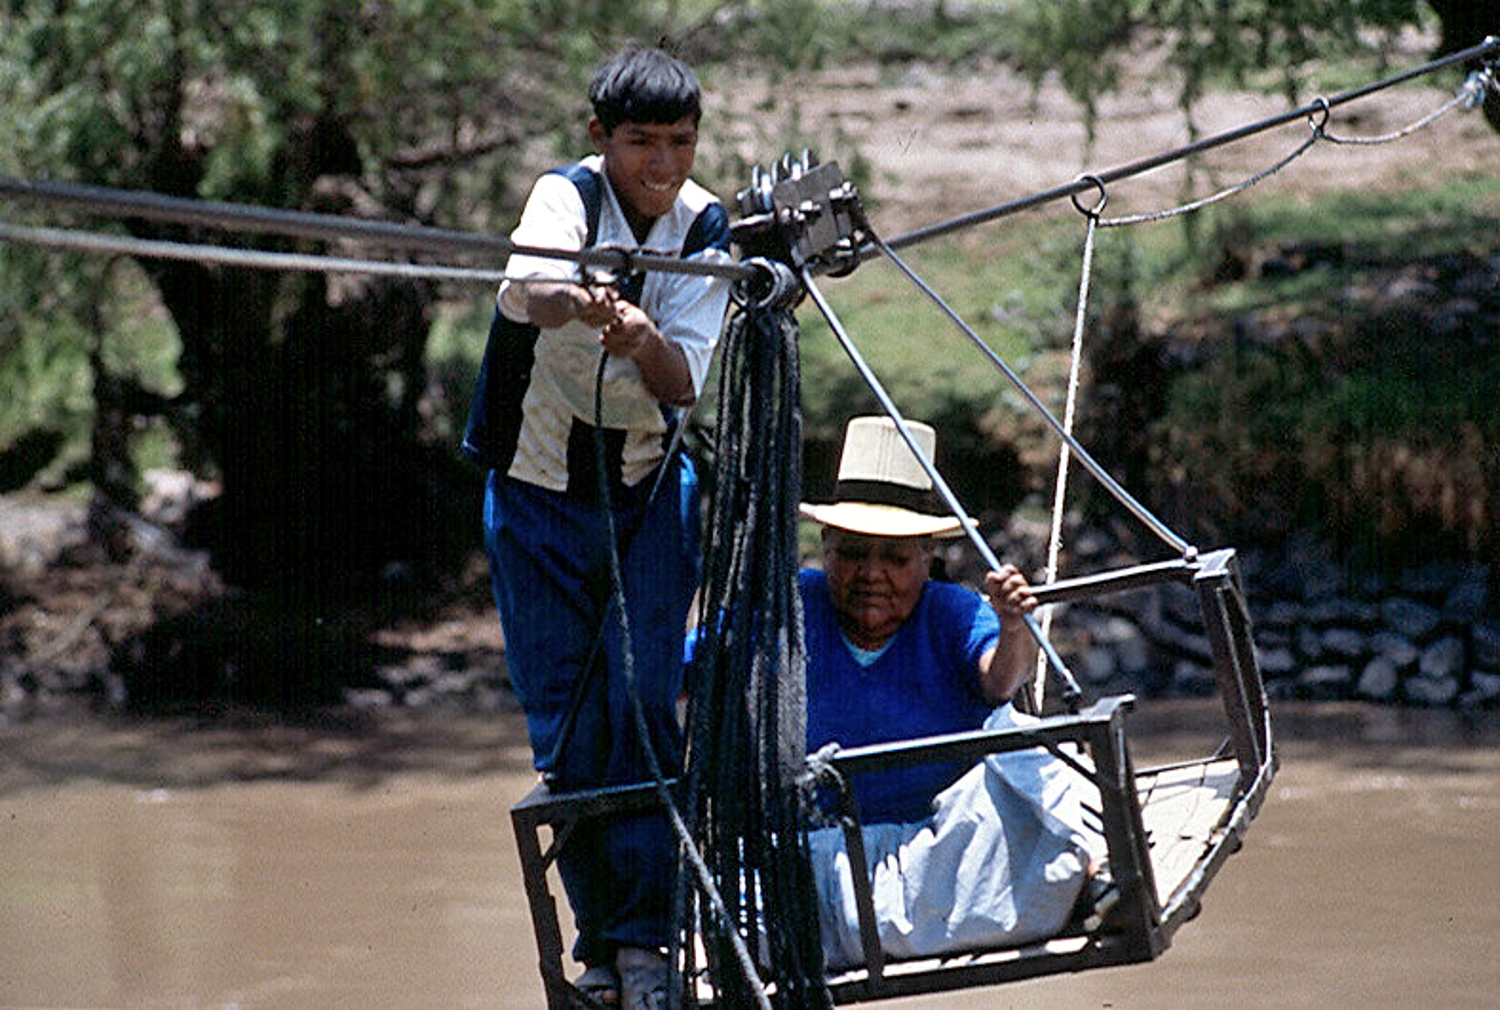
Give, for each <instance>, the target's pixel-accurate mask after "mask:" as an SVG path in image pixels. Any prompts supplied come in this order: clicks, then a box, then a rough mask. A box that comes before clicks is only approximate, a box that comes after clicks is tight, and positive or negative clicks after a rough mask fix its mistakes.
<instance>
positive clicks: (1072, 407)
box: [1032, 176, 1109, 712]
mask: <svg viewBox="0 0 1500 1010" xmlns="http://www.w3.org/2000/svg"><path fill="white" fill-rule="evenodd" d="M1087 178H1089V179H1091V180H1092V181H1093V182H1094V183H1095V184H1096V185H1097V186H1098V189H1099V199H1098V201H1096V202H1095V204H1094V205H1093V206H1092V207H1084V206H1083V205H1082V204H1081V203H1079V202H1078V194H1076V193H1075V194H1074V195H1073V198H1072V199H1073V206H1074V207H1075V208H1077V209H1078V212H1079V213H1080V214H1082V215H1083V216H1084V218H1085V219H1086V220H1087V221H1088V227H1087V229H1086V230H1085V232H1084V237H1083V265H1082V267H1080V269H1079V275H1078V309H1077V311H1076V312H1075V313H1074V316H1073V344H1072V347H1071V349H1070V351H1069V355H1068V393H1067V397H1066V399H1065V401H1064V404H1063V422H1062V423H1063V430H1064V431H1066V432H1067V433H1068V434H1069V435H1072V434H1073V422H1074V418H1075V417H1076V415H1077V407H1078V380H1079V376H1080V373H1081V372H1082V371H1083V330H1084V325H1085V320H1086V319H1087V317H1088V307H1089V281H1090V279H1091V278H1092V277H1093V273H1094V235H1095V234H1096V232H1097V231H1098V228H1099V215H1100V214H1102V213H1103V211H1104V205H1105V204H1107V203H1109V191H1108V190H1107V189H1105V188H1104V183H1102V182H1099V180H1098V179H1095V178H1093V177H1092V176H1089V177H1087ZM1071 455H1072V454H1071V453H1070V452H1069V451H1068V443H1067V442H1063V444H1062V445H1061V446H1060V447H1059V449H1058V452H1057V481H1056V484H1055V485H1054V487H1053V489H1052V528H1051V530H1050V531H1049V532H1048V535H1047V567H1046V570H1045V572H1044V573H1043V576H1042V581H1043V583H1044V584H1045V585H1051V584H1052V583H1054V582H1056V581H1057V576H1058V556H1059V555H1060V554H1061V553H1062V527H1063V511H1064V508H1065V503H1066V500H1067V493H1068V460H1069V458H1070V457H1071ZM1055 610H1056V608H1055V607H1051V606H1047V607H1043V608H1042V616H1041V622H1040V623H1041V627H1042V634H1043V635H1044V636H1046V637H1047V638H1049V639H1050V638H1051V637H1052V615H1053V612H1054V611H1055ZM1045 658H1046V657H1044V656H1038V657H1037V669H1036V674H1037V675H1036V678H1035V680H1034V681H1033V686H1032V691H1033V695H1034V697H1033V699H1032V700H1033V702H1034V704H1035V706H1036V707H1035V709H1034V711H1037V712H1040V711H1042V706H1043V704H1044V703H1045V701H1046V690H1047V678H1046V676H1045V674H1046V666H1045V665H1043V664H1044V661H1045Z"/></svg>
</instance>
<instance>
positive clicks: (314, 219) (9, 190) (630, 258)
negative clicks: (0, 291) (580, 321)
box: [0, 175, 747, 280]
mask: <svg viewBox="0 0 1500 1010" xmlns="http://www.w3.org/2000/svg"><path fill="white" fill-rule="evenodd" d="M4 197H9V198H11V199H13V200H25V201H31V202H39V203H44V204H49V205H53V206H62V207H67V208H72V209H74V210H78V211H84V212H90V213H94V214H101V215H105V216H109V217H116V218H133V219H139V220H147V221H159V222H165V223H170V224H182V225H197V226H204V227H211V228H218V229H221V230H224V231H237V232H255V233H259V234H268V235H281V236H286V237H289V238H303V239H322V240H325V241H347V240H357V241H362V242H367V243H370V244H376V245H380V246H384V247H386V248H394V249H407V250H422V251H426V252H443V253H450V254H452V253H471V254H482V255H488V256H496V255H510V254H520V255H525V256H535V257H538V258H543V259H562V260H569V261H571V262H574V263H580V264H587V265H590V266H602V267H608V268H613V269H616V270H622V271H623V270H624V268H626V267H630V268H633V269H637V270H651V271H655V272H660V273H680V274H697V275H700V276H709V277H723V278H727V279H729V280H738V279H740V278H742V277H745V276H746V275H747V271H746V269H745V268H744V267H741V266H740V265H739V264H738V263H732V262H724V261H719V260H710V259H681V258H679V257H677V256H675V255H667V254H665V253H657V252H650V251H646V250H637V251H632V252H629V253H625V252H623V251H622V250H620V249H619V248H600V249H582V250H567V249H548V248H541V247H538V246H528V245H521V244H518V243H515V242H512V241H510V239H508V238H503V237H500V236H495V235H481V234H477V233H474V232H463V231H455V230H452V229H446V228H433V227H430V226H426V225H407V224H400V223H398V222H394V221H375V220H370V219H367V218H355V217H344V216H341V215H337V214H317V213H311V212H308V211H291V210H280V209H277V208H270V207H256V206H252V205H249V204H239V203H227V202H224V201H220V200H199V199H194V198H190V197H180V196H167V195H166V194H163V193H151V192H145V191H141V190H129V189H118V188H115V187H110V186H93V185H87V184H84V183H72V182H57V181H52V180H36V179H17V178H14V177H11V176H5V175H0V198H4ZM294 269H296V268H294ZM301 269H305V267H303V268H301Z"/></svg>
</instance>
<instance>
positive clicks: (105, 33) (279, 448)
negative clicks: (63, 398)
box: [0, 0, 671, 592]
mask: <svg viewBox="0 0 1500 1010" xmlns="http://www.w3.org/2000/svg"><path fill="white" fill-rule="evenodd" d="M670 6H671V5H661V4H642V5H635V7H636V9H635V11H634V12H633V14H632V15H631V16H628V17H621V16H620V13H619V11H617V10H616V9H615V6H614V5H609V4H601V3H589V2H583V0H575V2H572V3H569V4H538V3H529V2H523V0H496V2H490V3H481V4H475V3H471V2H458V0H393V2H382V3H378V4H377V3H338V4H324V3H318V2H310V0H309V2H290V3H282V4H260V3H251V2H247V0H212V2H209V0H55V2H36V3H24V4H12V5H9V7H8V8H7V9H6V10H5V12H4V13H3V14H0V91H3V92H4V93H5V94H6V95H8V96H14V97H15V99H16V100H15V101H11V100H9V99H8V100H7V101H6V102H5V103H4V104H5V107H6V109H5V112H4V113H3V115H4V116H5V125H6V126H7V128H8V129H7V131H6V133H7V136H10V137H13V138H15V140H16V142H15V143H14V144H13V145H12V146H11V148H10V150H9V151H8V152H7V154H6V156H5V158H6V163H5V165H4V168H5V169H6V170H7V171H10V172H13V173H15V174H19V175H25V176H34V177H44V178H45V177H50V178H72V179H77V180H80V181H85V182H90V183H101V184H106V185H111V186H119V187H124V188H127V189H137V190H145V191H153V192H159V193H167V194H173V195H182V196H189V197H200V198H212V199H221V200H229V201H235V202H242V203H248V204H257V205H264V206H270V207H277V208H292V209H301V210H317V211H327V212H333V213H344V214H358V215H365V216H371V217H378V218H384V219H394V220H407V221H414V222H424V223H436V224H445V225H452V226H462V227H469V228H480V229H498V228H500V227H503V225H504V222H505V221H506V220H507V218H508V216H509V214H510V211H511V209H512V208H513V207H514V205H515V203H516V201H517V199H518V193H517V187H523V186H524V185H525V184H526V182H527V181H528V180H525V179H522V178H520V177H519V174H518V173H517V172H516V170H515V167H516V164H517V162H518V160H519V158H520V157H521V156H522V154H523V153H524V152H525V151H526V150H527V149H528V146H529V145H532V144H534V143H537V142H538V141H545V140H547V139H549V138H550V137H552V136H553V135H554V134H555V133H557V132H558V131H560V130H562V129H564V128H566V127H567V126H571V127H573V129H574V130H575V132H576V131H577V130H578V128H579V126H580V124H579V122H578V120H579V116H580V113H581V111H582V109H583V103H582V91H583V87H582V82H583V81H585V80H586V78H587V74H588V72H589V70H590V69H591V67H592V65H593V64H594V63H595V62H597V60H598V59H599V58H600V56H601V54H602V52H603V51H605V50H607V49H609V48H613V47H614V46H616V45H619V44H622V43H623V42H624V41H625V40H626V38H627V37H629V33H632V32H635V33H639V36H640V37H654V36H655V35H658V34H662V33H663V31H664V30H665V27H666V26H665V24H664V22H663V21H662V19H663V18H664V17H665V16H666V15H667V14H668V13H669V10H668V7H670ZM564 7H566V8H567V9H565V10H564V9H562V8H564ZM563 26H566V27H563ZM658 29H660V30H658ZM106 227H108V225H106ZM128 228H129V230H130V231H131V232H132V233H134V234H136V235H138V236H142V237H150V238H179V239H180V238H185V237H192V238H199V237H203V238H208V239H210V240H212V241H222V242H230V243H233V242H237V241H240V240H239V239H235V238H232V237H228V238H226V237H224V236H218V235H201V234H200V233H196V232H187V231H185V230H184V229H182V228H180V227H176V226H166V225H160V224H150V223H145V222H131V223H129V225H128ZM253 244H255V245H256V246H258V247H260V248H281V249H290V248H296V246H295V245H294V244H293V243H292V242H290V241H284V240H277V239H266V238H264V237H256V238H254V239H253ZM7 256H8V260H7V262H8V264H9V265H10V266H11V267H12V268H14V267H16V266H17V265H18V264H20V262H21V259H20V258H19V256H20V254H16V253H13V252H9V251H8V252H7ZM30 259H31V261H32V262H33V263H35V262H36V257H35V256H34V255H33V256H31V257H30ZM141 268H142V269H143V270H144V271H145V273H146V275H147V276H148V277H149V278H150V280H151V282H152V284H153V286H154V288H155V294H156V296H157V298H159V300H160V303H161V305H162V306H164V307H165V309H166V311H167V312H168V313H169V315H170V318H171V319H172V321H173V322H174V323H175V326H176V329H177V330H178V331H179V333H180V336H181V342H182V344H181V355H180V359H179V361H178V363H177V367H178V370H179V371H180V373H181V376H182V380H183V388H182V390H181V392H180V393H179V394H178V395H176V396H175V397H174V398H173V400H172V402H171V404H170V415H171V417H172V418H173V419H174V421H175V422H176V423H177V426H178V428H179V431H180V436H181V441H182V444H183V445H184V447H185V449H187V450H188V451H189V452H191V453H192V454H193V462H194V463H195V464H196V465H198V466H199V467H200V468H202V469H206V470H207V471H208V472H210V473H212V474H214V475H216V476H218V477H219V479H220V480H221V481H222V484H223V488H224V493H223V496H222V498H221V499H220V502H219V515H218V516H217V517H215V518H214V520H213V522H212V523H211V524H209V525H208V526H207V527H205V533H206V535H207V542H208V543H210V544H211V545H212V546H213V547H214V548H215V550H216V554H217V556H218V558H217V559H218V561H219V562H220V564H221V566H222V567H224V568H225V569H226V571H228V573H229V574H230V575H231V577H233V578H234V579H236V580H237V581H242V582H245V583H247V584H257V583H268V582H269V583H275V584H278V585H279V586H280V587H281V588H288V589H292V588H295V589H297V590H298V591H301V590H304V589H312V590H313V591H318V592H324V591H326V590H327V589H328V588H329V587H330V586H331V585H339V584H344V583H346V582H347V580H348V578H349V576H351V575H360V574H368V572H369V571H370V570H376V571H378V570H379V569H380V568H381V567H382V566H384V565H386V564H387V563H388V562H390V561H392V560H403V561H421V560H427V559H425V558H422V557H418V555H420V554H422V553H423V552H426V551H429V550H430V549H431V548H433V547H434V546H435V545H436V544H439V543H440V542H441V540H442V537H441V536H434V535H433V534H434V532H435V531H441V530H445V529H448V528H451V524H449V523H448V522H447V521H446V519H447V517H446V514H445V510H444V509H443V508H442V507H441V506H442V503H444V502H447V501H452V500H453V496H452V495H451V494H449V493H447V492H446V491H445V490H444V489H443V488H442V487H440V486H433V480H434V468H435V466H437V465H438V464H436V463H435V462H434V460H435V459H440V458H442V457H443V456H444V455H445V454H444V453H439V452H434V451H433V450H432V449H431V447H429V446H426V445H424V444H423V437H422V434H423V433H422V431H421V424H420V418H419V416H418V406H419V402H420V398H421V395H422V393H423V391H424V388H425V383H426V376H425V373H424V366H423V351H424V346H425V341H426V338H427V331H428V328H429V325H430V321H431V315H432V310H433V306H434V304H435V302H436V300H437V298H438V296H439V292H438V290H437V289H436V288H435V287H434V286H433V285H431V284H424V283H420V282H414V281H405V280H369V279H361V278H352V279H350V278H330V277H327V276H324V275H305V274H274V273H268V272H258V271H249V270H238V269H224V268H215V267H206V266H200V265H198V264H193V263H176V262H166V261H151V260H148V261H143V262H142V263H141ZM32 269H33V270H47V271H63V272H66V273H68V274H69V276H70V278H71V281H70V283H67V284H57V285H43V287H48V286H50V287H53V288H54V289H55V290H58V291H59V292H60V291H63V290H71V291H75V292H76V293H77V296H78V297H75V298H72V299H69V300H68V301H67V303H66V304H65V305H63V306H62V308H63V309H64V310H65V313H64V314H65V315H67V316H68V317H69V318H72V319H74V320H75V321H76V320H80V319H82V320H87V319H89V318H98V317H100V312H99V307H98V305H97V304H91V301H92V302H94V303H97V302H98V301H100V300H103V299H107V298H108V297H109V296H110V294H111V289H110V288H109V287H108V286H106V285H99V284H92V283H85V282H84V280H83V275H81V274H79V273H78V271H77V269H76V268H68V267H64V266H61V265H57V264H52V265H46V264H43V265H40V266H34V267H32ZM7 276H8V280H7V284H6V286H7V288H8V289H10V288H12V287H14V286H15V285H21V286H25V281H24V279H23V278H22V277H19V276H17V275H15V274H14V273H13V272H10V271H8V274H7ZM44 309H45V307H44V306H36V307H35V309H34V310H33V311H31V312H29V313H24V314H23V315H22V316H20V317H19V318H18V319H17V320H16V321H15V322H13V323H11V324H9V325H11V326H12V327H22V326H29V325H33V324H35V325H37V326H39V327H40V328H41V329H42V330H45V331H46V335H45V336H35V337H33V338H32V342H36V341H45V340H54V341H60V342H62V343H63V344H64V345H68V344H72V345H73V346H76V342H77V338H76V337H69V336H68V332H69V329H70V327H69V326H62V325H59V319H60V317H59V315H58V313H57V312H56V311H55V307H54V308H53V309H47V310H45V311H44ZM105 314H106V315H107V313H105ZM84 328H87V327H86V325H84ZM23 342H26V341H23V340H22V339H21V334H20V333H19V332H18V333H17V334H15V335H14V337H13V338H12V340H11V343H13V344H16V345H19V344H20V343H23ZM439 483H441V482H439ZM374 503H379V507H378V508H376V507H374Z"/></svg>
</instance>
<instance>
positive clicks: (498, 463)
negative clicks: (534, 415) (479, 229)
mask: <svg viewBox="0 0 1500 1010" xmlns="http://www.w3.org/2000/svg"><path fill="white" fill-rule="evenodd" d="M552 172H553V174H556V175H561V176H562V177H563V178H565V179H567V180H568V181H569V182H571V183H572V184H573V186H574V187H575V188H576V189H577V190H578V195H579V196H580V197H581V198H582V199H583V214H584V220H585V222H586V223H587V238H586V239H585V241H584V245H585V246H586V247H587V246H591V245H593V244H594V242H595V240H596V239H597V238H598V236H599V211H600V207H601V205H602V203H603V200H604V181H603V179H601V178H600V176H599V174H598V173H596V172H594V171H591V170H590V169H589V168H587V167H585V166H584V165H583V164H581V163H579V164H573V165H564V166H563V167H561V168H555V169H553V170H552ZM538 332H539V331H538V330H537V328H536V327H535V326H532V325H530V324H528V323H517V322H513V321H512V320H510V319H509V318H507V317H506V316H505V314H504V313H502V312H501V311H500V309H499V307H498V306H497V307H496V308H495V314H494V316H493V317H492V318H491V320H490V334H489V340H488V341H487V342H486V344H485V348H484V360H483V361H482V362H480V365H479V376H478V378H477V379H476V381H475V383H474V397H473V400H472V401H471V403H470V405H469V423H468V425H467V427H466V429H465V431H464V438H463V442H462V444H461V448H462V450H463V453H464V455H465V456H467V457H468V458H469V459H471V460H473V461H474V462H475V463H478V464H479V465H480V466H482V467H485V468H487V469H494V470H506V469H509V467H510V461H511V457H512V456H514V455H515V451H516V438H517V436H518V435H519V434H520V430H521V399H522V397H523V396H524V395H525V393H526V386H527V384H528V383H529V382H530V381H531V366H532V363H533V362H534V361H535V360H536V338H537V335H538Z"/></svg>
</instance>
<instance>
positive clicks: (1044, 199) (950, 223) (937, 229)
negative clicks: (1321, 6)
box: [859, 36, 1500, 260]
mask: <svg viewBox="0 0 1500 1010" xmlns="http://www.w3.org/2000/svg"><path fill="white" fill-rule="evenodd" d="M1497 53H1500V37H1496V36H1490V37H1489V38H1487V39H1485V40H1484V42H1482V43H1480V44H1479V45H1476V46H1470V47H1469V48H1468V49H1464V50H1461V51H1459V52H1456V53H1449V54H1448V55H1447V56H1444V57H1441V58H1439V59H1436V60H1432V61H1430V62H1428V63H1424V64H1422V65H1421V66H1419V67H1414V68H1412V69H1410V70H1406V71H1403V72H1401V73H1399V74H1395V75H1393V76H1390V77H1386V78H1383V79H1382V80H1379V81H1375V82H1374V83H1371V84H1366V85H1362V86H1361V87H1357V88H1352V89H1350V90H1348V91H1344V92H1341V93H1339V94H1337V95H1334V96H1333V97H1332V98H1322V99H1319V100H1318V102H1317V103H1314V104H1309V105H1304V106H1302V107H1301V108H1298V109H1292V110H1290V111H1288V112H1283V113H1280V114H1278V115H1275V116H1271V117H1269V118H1267V119H1262V120H1259V121H1257V122H1253V123H1248V124H1246V125H1244V126H1239V127H1236V128H1234V129H1232V130H1226V131H1224V132H1222V133H1217V134H1214V135H1213V136H1210V137H1204V138H1202V139H1201V140H1197V141H1194V142H1193V143H1191V144H1185V145H1183V146H1181V147H1177V148H1173V149H1172V150H1169V151H1165V152H1163V153H1161V154H1157V155H1153V156H1151V157H1148V158H1142V159H1140V160H1138V161H1133V162H1130V163H1128V164H1125V165H1121V166H1118V167H1116V168H1111V169H1108V170H1106V171H1103V172H1098V173H1095V174H1094V176H1093V177H1092V178H1097V179H1098V180H1099V181H1100V182H1101V183H1104V184H1105V185H1108V184H1109V183H1112V182H1118V181H1119V180H1121V179H1128V178H1130V177H1131V176H1136V175H1143V174H1145V173H1146V172H1149V171H1151V170H1153V169H1157V168H1161V167H1162V166H1164V165H1169V164H1171V163H1172V162H1175V161H1181V160H1183V159H1184V158H1188V157H1191V156H1192V155H1195V154H1201V153H1203V152H1204V151H1211V150H1213V149H1214V148H1217V147H1223V146H1224V145H1225V144H1232V143H1234V142H1236V141H1239V140H1243V139H1245V138H1246V137H1251V136H1254V135H1255V134H1257V133H1263V132H1265V131H1266V130H1271V129H1274V128H1276V127H1278V126H1284V125H1285V124H1287V123H1291V122H1295V121H1296V120H1298V119H1302V118H1304V117H1306V116H1308V115H1309V114H1311V113H1313V112H1316V111H1318V110H1319V109H1320V108H1322V107H1323V106H1324V105H1326V106H1327V107H1328V108H1330V109H1332V108H1336V107H1337V106H1340V105H1344V104H1347V103H1349V102H1354V101H1358V100H1359V99H1361V98H1365V97H1366V96H1368V95H1372V94H1374V93H1376V92H1378V91H1383V90H1385V89H1386V88H1391V87H1395V86H1396V85H1398V84H1404V83H1406V82H1407V81H1410V80H1413V79H1414V78H1418V77H1422V76H1424V75H1426V74H1430V73H1433V72H1434V71H1437V70H1441V69H1443V68H1445V67H1451V66H1454V65H1455V64H1460V63H1466V62H1468V61H1470V60H1476V59H1481V58H1484V57H1489V56H1493V55H1494V54H1497ZM1092 185H1093V183H1092V182H1091V181H1089V180H1088V179H1085V178H1079V179H1075V180H1074V181H1072V182H1070V183H1068V184H1066V185H1063V186H1056V187H1053V188H1052V189H1048V190H1044V191H1042V192H1040V193H1033V194H1032V195H1030V196H1026V197H1022V198H1020V199H1018V200H1012V201H1009V202H1008V203H1002V204H998V205H996V206H994V207H990V208H988V209H986V210H979V211H973V212H971V213H968V214H963V215H961V216H959V217H955V218H951V219H949V220H947V221H942V222H938V223H937V224H932V225H928V226H927V227H925V228H918V229H916V230H915V231H911V232H908V233H907V234H905V235H901V236H898V237H896V238H893V239H890V240H889V241H888V242H887V243H886V245H887V246H888V247H889V248H891V249H904V248H906V247H907V246H911V245H917V244H918V243H921V242H926V241H929V240H931V239H935V238H939V237H941V236H944V235H949V234H952V233H954V232H957V231H961V230H963V229H965V228H971V227H974V226H975V225H979V224H984V223H986V222H989V221H994V220H997V219H999V218H1002V217H1007V216H1009V215H1011V214H1016V213H1019V212H1020V211H1024V210H1031V209H1032V208H1034V207H1039V206H1042V205H1043V204H1047V203H1052V202H1054V201H1056V200H1061V199H1062V198H1064V197H1069V196H1072V195H1074V194H1075V193H1081V192H1083V191H1084V190H1086V189H1088V188H1090V187H1091V186H1092ZM880 252H881V249H880V248H878V247H877V246H876V245H875V244H874V243H868V244H866V245H865V246H864V247H863V248H862V249H861V250H860V253H859V258H860V259H861V260H866V259H873V258H874V257H875V256H878V255H879V254H880Z"/></svg>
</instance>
